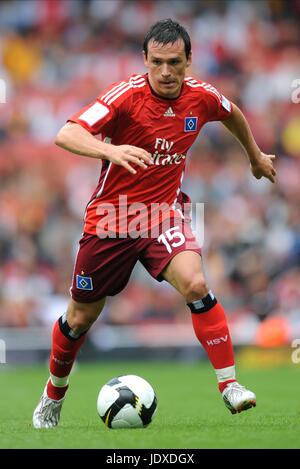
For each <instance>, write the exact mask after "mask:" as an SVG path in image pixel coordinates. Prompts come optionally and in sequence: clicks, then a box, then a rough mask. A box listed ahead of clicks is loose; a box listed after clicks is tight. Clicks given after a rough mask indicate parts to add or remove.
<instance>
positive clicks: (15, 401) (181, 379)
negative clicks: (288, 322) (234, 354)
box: [0, 362, 300, 449]
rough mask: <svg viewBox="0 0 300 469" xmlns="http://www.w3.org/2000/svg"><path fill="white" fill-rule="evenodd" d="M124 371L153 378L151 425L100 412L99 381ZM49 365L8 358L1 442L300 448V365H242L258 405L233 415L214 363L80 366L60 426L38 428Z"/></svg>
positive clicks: (2, 375) (0, 375) (2, 372)
mask: <svg viewBox="0 0 300 469" xmlns="http://www.w3.org/2000/svg"><path fill="white" fill-rule="evenodd" d="M121 374H137V375H140V376H142V377H144V378H145V379H147V380H148V381H149V382H150V383H151V384H152V385H153V387H154V389H155V391H156V394H157V397H158V411H157V415H156V417H155V419H154V420H153V422H152V423H151V424H150V425H149V426H148V427H147V428H145V429H134V430H110V429H108V428H107V427H105V425H104V424H103V422H102V421H101V420H100V418H99V417H98V414H97V411H96V400H97V395H98V391H99V389H100V387H101V386H102V385H103V384H104V383H105V382H106V381H107V380H109V379H110V378H112V377H114V376H117V375H121ZM46 378H47V369H46V366H39V367H32V368H26V367H23V368H14V369H13V368H9V367H7V365H1V368H0V389H1V401H2V402H1V420H0V447H1V448H106V449H121V448H136V449H139V448H174V449H175V448H299V447H300V438H299V435H300V398H299V397H300V394H299V366H296V365H290V366H288V365H287V366H282V367H277V368H263V369H259V370H257V369H256V370H255V369H252V368H248V369H246V368H242V367H241V366H240V367H239V373H238V379H239V381H240V382H241V383H242V384H244V385H246V386H248V387H249V388H250V389H253V390H254V391H255V392H256V394H257V401H258V403H257V407H256V408H254V409H249V410H248V411H246V412H242V413H241V414H236V415H231V413H230V412H229V411H228V410H227V409H226V408H225V406H224V404H223V401H222V399H221V397H220V395H219V393H218V391H217V388H216V384H215V377H214V373H213V371H212V370H211V368H210V366H209V364H208V363H202V362H201V363H199V364H197V363H176V362H169V363H165V362H162V363H156V362H155V363H154V362H152V363H149V362H144V363H141V362H134V363H133V362H132V363H128V362H120V363H115V362H113V363H107V362H106V363H105V364H104V363H101V362H99V363H98V364H96V365H95V364H84V363H81V364H79V365H78V367H77V369H76V370H75V372H74V373H73V374H72V376H71V386H70V389H69V391H68V396H67V399H66V402H65V403H64V407H63V410H62V416H61V423H60V425H59V427H57V428H55V429H50V430H34V429H33V428H32V425H31V417H32V411H33V409H34V407H35V406H36V404H37V401H38V399H39V397H40V394H41V392H42V389H43V387H44V384H45V380H46Z"/></svg>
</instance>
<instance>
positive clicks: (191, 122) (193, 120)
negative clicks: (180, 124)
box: [184, 117, 198, 132]
mask: <svg viewBox="0 0 300 469" xmlns="http://www.w3.org/2000/svg"><path fill="white" fill-rule="evenodd" d="M197 121H198V117H185V118H184V131H185V132H195V131H196V130H197Z"/></svg>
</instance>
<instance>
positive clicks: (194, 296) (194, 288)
mask: <svg viewBox="0 0 300 469" xmlns="http://www.w3.org/2000/svg"><path fill="white" fill-rule="evenodd" d="M208 292H209V288H208V285H207V283H206V280H205V278H204V277H203V275H201V274H200V275H195V276H193V277H192V278H191V279H190V280H189V281H188V282H187V283H186V286H185V291H184V297H185V299H186V301H187V303H191V302H192V301H195V300H199V299H201V298H204V297H205V296H206V295H207V294H208Z"/></svg>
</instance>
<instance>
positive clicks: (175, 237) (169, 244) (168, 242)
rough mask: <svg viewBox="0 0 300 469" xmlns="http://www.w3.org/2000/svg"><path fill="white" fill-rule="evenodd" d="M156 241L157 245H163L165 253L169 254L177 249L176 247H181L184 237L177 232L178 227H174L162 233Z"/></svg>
mask: <svg viewBox="0 0 300 469" xmlns="http://www.w3.org/2000/svg"><path fill="white" fill-rule="evenodd" d="M157 241H158V242H159V243H163V244H164V245H165V246H166V248H167V251H168V252H169V253H171V252H172V248H177V247H178V246H181V245H182V244H184V243H185V237H184V234H183V233H181V231H180V230H179V226H174V227H173V228H170V229H169V230H167V231H165V232H164V233H162V234H161V235H160V236H159V237H158V238H157Z"/></svg>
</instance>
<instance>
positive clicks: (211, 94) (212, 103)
mask: <svg viewBox="0 0 300 469" xmlns="http://www.w3.org/2000/svg"><path fill="white" fill-rule="evenodd" d="M205 89H206V105H207V121H208V122H211V121H222V120H225V119H227V117H229V116H230V115H231V113H232V103H231V102H230V101H229V99H227V98H226V97H225V96H224V95H223V94H221V93H220V92H219V91H218V90H217V89H216V88H214V87H213V86H212V85H208V84H207V86H206V87H205Z"/></svg>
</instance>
